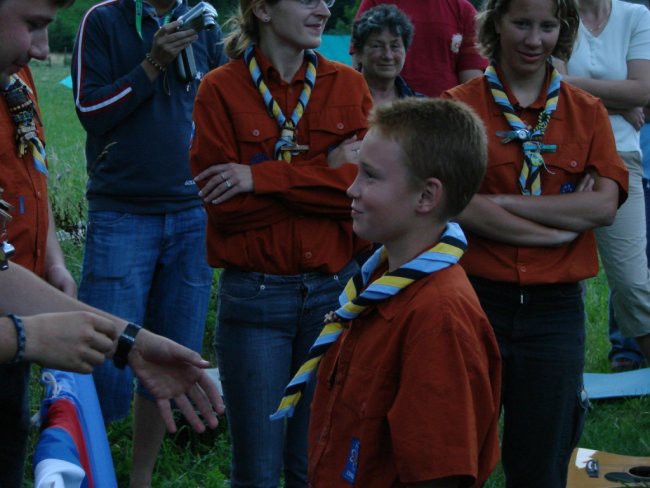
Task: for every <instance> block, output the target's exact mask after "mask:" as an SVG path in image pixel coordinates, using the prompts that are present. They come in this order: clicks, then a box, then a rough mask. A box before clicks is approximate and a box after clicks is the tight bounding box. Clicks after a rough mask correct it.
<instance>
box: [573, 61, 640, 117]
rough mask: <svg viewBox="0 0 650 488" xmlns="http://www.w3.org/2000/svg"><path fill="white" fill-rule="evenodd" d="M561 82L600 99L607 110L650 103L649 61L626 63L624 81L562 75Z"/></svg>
mask: <svg viewBox="0 0 650 488" xmlns="http://www.w3.org/2000/svg"><path fill="white" fill-rule="evenodd" d="M563 80H564V81H566V82H567V83H571V84H572V85H575V86H577V87H578V88H582V89H583V90H585V91H587V92H589V93H591V94H592V95H594V96H596V97H598V98H600V99H601V100H602V101H603V103H604V104H605V107H607V108H608V109H609V108H614V109H629V108H634V107H644V106H646V105H647V104H648V102H649V101H650V60H645V59H633V60H631V61H628V62H627V79H625V80H597V79H594V78H586V77H581V76H571V75H564V76H563Z"/></svg>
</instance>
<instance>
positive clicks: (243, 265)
mask: <svg viewBox="0 0 650 488" xmlns="http://www.w3.org/2000/svg"><path fill="white" fill-rule="evenodd" d="M255 56H256V58H257V61H258V63H259V67H260V69H261V71H262V73H264V79H265V81H266V84H267V85H268V87H269V89H270V91H271V94H272V95H273V97H274V98H275V100H276V101H277V102H278V104H279V105H280V107H281V108H282V111H283V112H284V114H285V116H286V117H290V114H291V113H292V112H293V109H294V107H295V106H296V103H297V101H298V97H299V96H300V94H301V92H302V89H303V85H304V84H303V81H304V78H305V70H306V64H303V66H302V68H300V70H299V71H298V73H297V74H296V76H295V77H294V79H293V80H292V82H291V83H286V82H284V81H282V80H281V78H280V76H279V74H278V72H277V70H276V69H275V68H273V67H272V66H271V64H270V62H269V61H268V60H267V59H266V58H265V57H264V56H263V54H262V53H261V51H260V50H259V49H256V50H255ZM371 106H372V99H371V97H370V92H369V91H368V87H367V85H366V83H365V81H364V79H363V76H362V75H361V74H359V73H357V72H356V71H354V70H352V69H350V68H349V67H346V66H343V65H341V64H339V63H334V62H331V61H328V60H327V59H325V58H323V57H322V56H320V55H318V68H317V77H316V84H315V88H314V90H313V92H312V94H311V97H310V99H309V103H308V105H307V110H306V112H305V114H304V115H303V117H302V119H301V120H300V122H299V123H298V130H297V143H298V144H303V145H308V146H309V150H308V151H307V152H306V153H303V154H300V155H298V156H294V157H293V159H292V161H291V163H289V164H287V163H286V162H284V161H278V160H273V157H274V145H275V143H276V141H277V140H278V134H279V130H278V125H277V123H276V121H275V119H274V118H272V117H271V116H270V115H269V114H268V113H267V111H266V108H265V106H264V103H263V100H262V96H261V95H260V93H259V92H258V89H257V87H256V86H255V85H254V84H253V81H252V78H251V75H250V72H249V70H248V67H247V65H246V63H245V62H244V60H243V59H241V58H240V59H236V60H233V61H231V62H229V63H227V64H226V65H224V66H221V67H219V68H217V69H216V70H214V71H212V72H210V73H209V74H207V75H206V76H205V78H204V79H203V81H202V82H201V85H200V88H199V92H198V95H197V98H196V104H195V107H194V122H195V125H196V133H195V136H194V138H193V142H192V149H191V153H190V160H191V165H192V173H193V174H194V175H197V174H198V173H200V172H201V171H203V170H204V169H206V168H208V167H209V166H212V165H214V164H218V163H227V162H241V163H243V164H249V165H250V166H251V170H252V175H253V182H254V191H253V192H249V193H242V194H239V195H237V196H235V197H234V198H232V199H230V200H228V201H227V202H224V203H221V204H219V205H210V204H208V205H206V209H207V212H208V217H209V222H210V223H209V225H208V238H207V245H208V249H207V253H208V262H209V263H210V265H211V266H213V267H223V268H238V269H240V270H244V271H258V272H262V273H271V274H281V275H287V274H298V273H303V272H306V271H322V272H325V273H336V272H338V271H339V270H341V269H342V268H343V267H344V266H345V264H346V263H348V262H349V261H350V259H352V257H353V256H355V255H356V254H358V253H359V252H361V251H363V250H365V249H366V248H367V247H368V243H367V242H366V241H364V240H362V239H359V238H358V237H356V236H355V235H354V234H353V232H352V221H351V216H350V203H351V202H350V198H349V197H348V196H347V195H346V194H345V192H346V190H347V188H348V187H349V186H350V184H351V183H352V181H353V180H354V178H355V176H356V172H357V167H356V165H354V164H349V163H346V164H343V165H342V166H341V167H340V168H338V169H332V168H330V167H329V166H328V165H327V154H328V151H330V150H332V149H334V148H335V147H336V146H337V145H338V144H340V143H341V142H342V141H344V140H345V139H347V138H349V137H352V136H353V135H357V137H359V138H362V137H363V135H365V132H366V128H367V116H368V113H369V111H370V108H371Z"/></svg>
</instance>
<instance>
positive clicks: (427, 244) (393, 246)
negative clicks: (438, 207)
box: [383, 219, 447, 271]
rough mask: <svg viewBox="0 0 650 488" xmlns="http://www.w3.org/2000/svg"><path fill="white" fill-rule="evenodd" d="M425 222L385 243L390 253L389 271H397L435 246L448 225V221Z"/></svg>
mask: <svg viewBox="0 0 650 488" xmlns="http://www.w3.org/2000/svg"><path fill="white" fill-rule="evenodd" d="M427 220H428V219H427ZM423 224H426V225H421V226H417V227H414V228H412V229H411V230H410V231H409V232H408V234H407V235H404V236H402V237H401V238H399V239H396V240H393V241H391V242H385V243H383V244H384V247H385V248H386V253H387V254H388V271H395V270H396V269H398V268H400V267H401V266H403V265H404V264H406V263H408V262H409V261H411V260H413V259H415V258H416V257H417V256H419V255H420V254H422V253H423V252H424V251H426V250H428V249H431V248H432V247H433V246H435V245H436V244H437V243H438V241H440V236H441V235H442V233H443V231H444V230H445V227H446V226H447V222H443V223H436V224H431V223H430V222H423Z"/></svg>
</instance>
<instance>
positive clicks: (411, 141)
mask: <svg viewBox="0 0 650 488" xmlns="http://www.w3.org/2000/svg"><path fill="white" fill-rule="evenodd" d="M370 125H371V127H373V128H374V129H376V130H378V131H379V132H380V133H381V134H382V135H383V136H385V137H387V138H389V139H392V140H394V141H396V142H397V143H398V144H399V145H400V147H401V152H402V161H403V162H404V164H405V165H406V167H407V169H408V170H409V174H410V176H411V180H412V183H413V184H414V185H416V184H418V183H420V182H422V181H424V180H426V179H427V178H437V179H439V180H440V181H441V182H442V185H443V187H444V195H445V196H444V200H443V203H442V205H441V208H440V218H441V220H449V219H450V218H452V217H454V216H456V215H458V214H459V213H461V212H462V211H463V209H464V208H465V207H466V206H467V204H468V203H469V201H470V200H471V199H472V197H473V196H474V194H475V193H476V191H477V190H478V188H479V186H480V184H481V181H482V180H483V176H484V174H485V169H486V167H487V138H486V136H485V128H484V126H483V122H482V121H481V119H480V118H479V117H478V116H477V115H476V114H475V113H474V111H473V110H472V109H471V108H469V107H468V106H467V105H465V104H464V103H462V102H457V101H453V100H443V99H440V98H415V97H409V98H403V99H401V100H397V101H395V102H393V103H391V104H387V105H381V106H378V107H377V108H376V109H375V110H373V112H372V114H371V115H370Z"/></svg>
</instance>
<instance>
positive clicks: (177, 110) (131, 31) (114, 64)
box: [72, 0, 227, 214]
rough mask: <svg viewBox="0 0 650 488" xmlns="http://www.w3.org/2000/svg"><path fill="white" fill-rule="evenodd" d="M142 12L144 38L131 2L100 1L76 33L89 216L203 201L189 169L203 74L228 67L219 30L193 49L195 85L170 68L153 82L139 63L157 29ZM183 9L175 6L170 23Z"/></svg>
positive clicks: (149, 12)
mask: <svg viewBox="0 0 650 488" xmlns="http://www.w3.org/2000/svg"><path fill="white" fill-rule="evenodd" d="M144 6H145V9H144V14H143V18H142V37H143V39H140V37H139V35H138V33H137V31H136V27H135V2H134V0H108V1H104V2H101V3H98V4H97V5H95V6H94V7H92V8H91V9H90V10H89V11H88V12H87V13H86V15H85V16H84V18H83V20H82V22H81V26H80V28H79V33H78V34H77V40H76V42H75V48H74V52H73V58H72V59H73V63H72V78H73V90H74V97H75V104H76V108H77V114H78V116H79V120H80V121H81V124H82V125H83V126H84V128H85V129H86V132H87V139H86V163H87V169H88V177H89V178H88V187H87V196H88V203H89V208H90V210H112V211H120V212H130V213H146V214H156V213H165V212H175V211H180V210H184V209H187V208H190V207H193V206H196V205H200V203H201V202H200V200H199V198H198V197H197V193H198V188H197V186H196V185H195V184H194V183H193V181H192V178H191V176H190V170H189V144H190V137H191V131H192V108H193V105H194V97H195V96H196V92H197V89H198V85H199V82H200V80H201V78H202V77H203V75H205V73H207V72H208V71H209V70H211V69H213V68H216V67H217V66H219V65H221V64H223V63H225V62H226V61H227V58H226V56H225V54H224V51H223V47H222V44H221V31H220V30H219V28H218V27H216V28H214V29H213V30H210V31H205V30H204V31H202V32H201V33H200V34H199V39H198V40H197V41H196V42H194V43H193V45H192V46H193V49H194V56H195V60H196V67H197V76H196V79H195V80H193V81H192V82H190V83H185V82H181V81H180V79H178V78H177V76H176V73H175V70H174V66H173V63H172V64H170V65H169V66H168V69H167V73H166V74H165V75H164V76H159V77H158V78H157V79H156V80H154V81H153V82H151V81H150V80H149V78H148V77H147V75H146V74H145V71H144V69H143V68H142V67H141V66H140V63H141V62H142V60H143V59H144V57H145V54H146V53H148V52H149V51H151V44H152V40H153V35H154V33H155V32H156V31H157V30H158V28H159V26H158V20H157V18H156V17H155V11H154V10H153V8H152V7H151V6H149V5H148V4H146V3H145V4H144ZM187 9H188V7H187V6H186V4H185V3H180V2H179V3H178V4H177V6H176V7H175V8H174V9H173V12H172V17H171V20H175V19H176V18H178V17H179V16H180V15H181V14H182V13H184V12H186V11H187ZM165 79H166V84H167V89H165V88H164V86H163V85H164V82H165ZM167 92H168V93H169V94H168V93H167Z"/></svg>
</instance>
